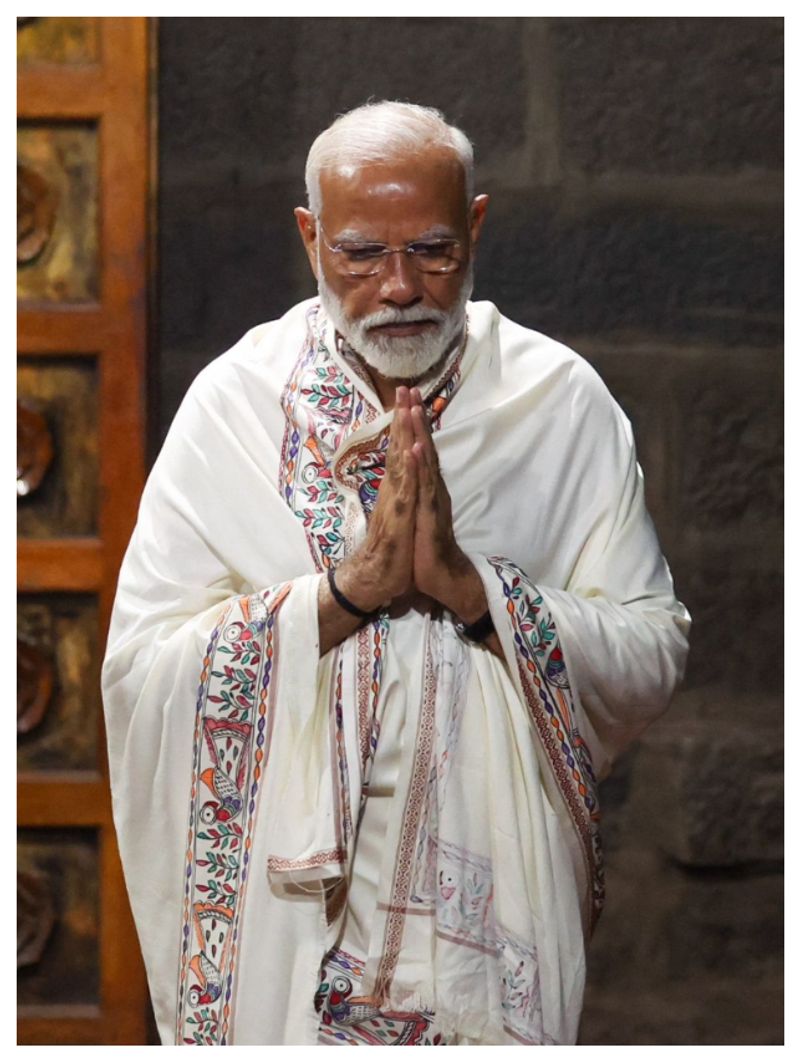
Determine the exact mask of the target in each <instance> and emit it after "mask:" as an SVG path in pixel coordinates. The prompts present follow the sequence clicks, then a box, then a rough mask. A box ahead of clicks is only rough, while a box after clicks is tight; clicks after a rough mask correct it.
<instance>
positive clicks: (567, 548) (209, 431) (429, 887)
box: [103, 302, 688, 1043]
mask: <svg viewBox="0 0 800 1061" xmlns="http://www.w3.org/2000/svg"><path fill="white" fill-rule="evenodd" d="M468 313H469V337H468V341H467V345H466V349H465V351H464V353H463V357H461V358H460V359H458V361H457V362H455V363H452V364H450V365H449V366H448V371H447V373H446V374H445V375H444V376H443V378H441V379H439V380H436V381H433V382H432V384H431V386H430V387H429V388H428V389H427V391H426V392H425V398H426V403H427V404H428V406H429V409H430V410H431V415H432V417H433V426H434V430H435V435H434V437H435V442H436V446H437V451H438V454H439V460H440V465H441V468H442V473H443V475H444V478H445V480H446V482H447V484H448V488H449V490H450V493H451V496H452V500H453V515H454V526H455V533H456V537H457V539H458V541H459V543H460V545H461V547H462V548H463V549H464V550H465V551H466V552H467V553H468V554H469V555H470V556H471V557H472V559H473V561H474V563H475V564H476V567H477V568H478V570H479V572H480V574H481V577H482V578H483V580H484V584H485V586H486V591H487V598H488V599H489V602H490V606H491V609H492V615H493V618H494V622H495V626H496V628H497V630H498V634H499V636H500V639H501V643H502V645H503V648H504V652H505V657H506V660H505V662H501V661H500V660H498V659H497V658H495V657H494V656H493V655H491V654H490V653H489V652H488V651H487V650H486V649H484V648H481V647H477V646H467V645H465V644H464V643H463V642H462V641H460V640H459V638H458V637H457V635H456V634H455V632H454V629H453V625H452V621H451V617H450V616H448V615H447V614H446V613H445V614H442V613H441V612H440V611H437V610H432V611H431V612H428V613H425V614H422V613H418V612H413V611H412V612H409V613H407V614H406V615H404V616H402V617H399V618H393V619H391V620H389V619H388V617H386V616H384V617H382V619H381V620H380V621H378V622H376V623H374V624H371V625H369V626H368V627H366V628H365V629H364V630H362V631H361V632H360V633H357V634H356V635H354V636H353V637H351V638H349V639H348V640H347V641H346V642H345V643H344V644H343V645H342V646H340V647H339V648H338V649H335V650H333V651H332V652H330V653H328V654H327V655H326V656H325V657H324V658H323V659H322V660H320V659H319V648H318V631H317V619H316V593H317V587H318V582H319V578H320V572H321V571H323V570H324V569H325V567H327V566H328V565H330V564H333V565H335V564H336V563H337V562H338V561H339V560H340V559H341V558H342V557H343V556H344V555H346V553H347V552H349V551H350V550H351V549H352V548H353V547H354V546H355V545H356V544H357V543H358V542H359V541H360V540H361V539H362V538H363V535H364V533H365V529H366V524H367V519H368V515H369V512H370V511H371V507H372V505H373V504H374V499H375V493H376V489H377V486H378V485H379V482H380V476H381V474H382V470H383V455H384V452H385V448H384V447H385V440H386V430H387V427H388V423H389V421H390V414H386V413H384V412H383V411H382V409H381V407H380V404H379V402H378V399H377V397H376V396H375V394H374V393H373V392H372V390H371V388H370V387H369V384H368V383H367V382H366V381H365V380H364V379H363V378H362V377H361V376H360V375H359V373H358V372H357V371H356V370H355V369H354V366H353V365H351V364H350V363H349V362H348V361H347V360H345V359H344V358H343V357H342V356H341V355H340V353H339V352H338V351H337V349H336V345H335V339H334V336H333V334H332V330H331V328H330V325H328V324H327V323H326V322H325V321H324V320H323V319H322V317H321V315H320V314H319V313H318V312H317V307H316V305H315V303H314V302H308V303H303V304H301V305H299V306H296V307H294V308H293V309H292V310H290V311H289V313H287V314H286V316H285V317H283V318H282V319H281V320H279V321H275V322H272V323H269V324H265V325H262V326H260V327H258V328H255V329H253V330H252V331H251V332H249V333H248V334H247V335H246V336H245V337H244V338H243V339H242V340H241V341H240V342H239V343H237V345H236V346H235V347H234V348H233V349H232V350H230V351H228V353H227V354H225V355H223V356H222V357H220V358H218V359H217V360H216V361H214V362H213V363H212V364H211V365H209V366H208V368H207V369H205V370H204V371H203V372H202V373H201V374H200V376H199V377H198V378H197V380H196V381H195V382H194V384H193V385H192V387H191V389H190V391H189V393H188V395H187V397H186V399H185V400H184V403H183V405H182V406H181V409H180V410H179V412H178V414H177V416H176V418H175V422H174V423H173V426H172V428H171V430H170V433H169V436H168V438H167V440H166V442H165V445H164V448H163V450H162V453H161V455H160V457H159V459H158V461H157V463H156V465H155V467H154V469H153V472H152V475H151V477H150V479H149V481H148V484H147V487H146V488H145V492H144V495H143V498H142V505H141V509H140V515H139V521H138V524H137V527H136V530H135V532H134V535H133V538H132V541H131V544H130V547H129V550H128V553H127V555H126V559H125V562H124V565H123V568H122V572H121V575H120V583H119V591H118V596H117V601H116V605H115V610H114V616H113V619H112V627H111V632H110V635H109V644H108V654H107V657H106V662H105V666H104V672H103V686H104V701H105V709H106V720H107V730H108V740H109V756H110V766H111V779H112V789H113V798H114V815H115V822H116V825H117V831H118V835H119V841H120V848H121V852H122V857H123V864H124V867H125V872H126V880H127V883H128V889H129V893H130V897H131V903H132V907H133V911H134V916H135V918H136V922H137V927H138V930H139V934H140V939H141V943H142V950H143V953H144V957H145V963H146V966H147V971H148V978H149V983H150V989H151V994H152V997H153V1004H154V1009H155V1014H156V1019H157V1022H158V1026H159V1031H160V1034H161V1036H162V1039H163V1040H164V1041H165V1042H174V1041H178V1042H182V1041H194V1042H209V1043H215V1042H219V1043H312V1042H315V1041H317V1028H318V1024H319V1017H318V1014H317V1012H316V1011H315V1009H314V993H315V990H316V989H317V987H318V986H319V984H318V973H319V967H320V961H321V959H322V957H323V955H324V954H325V952H326V951H327V950H328V948H329V947H331V946H332V945H333V944H334V943H336V942H337V940H340V939H341V935H342V931H344V933H345V937H346V938H348V939H353V940H356V941H357V942H358V944H359V945H361V946H362V947H363V948H364V957H365V958H366V959H367V961H366V965H365V970H364V989H365V992H366V993H369V994H371V996H374V998H375V999H377V1001H378V1004H379V1006H380V1008H381V1009H382V1010H387V1009H388V1010H412V1009H430V1010H433V1011H434V1012H435V1013H436V1016H437V1022H438V1021H440V1022H441V1026H442V1027H443V1028H444V1029H445V1031H446V1032H447V1033H449V1034H459V1035H461V1036H465V1037H467V1038H469V1039H472V1040H474V1041H480V1042H532V1043H535V1042H542V1043H545V1042H556V1043H569V1042H574V1040H575V1036H576V1034H577V1024H578V1018H579V1014H580V1005H581V999H582V992H583V980H584V943H585V938H586V935H587V934H588V932H589V931H590V928H591V925H592V923H593V921H594V919H595V917H596V916H597V913H598V912H599V908H600V904H601V901H602V896H601V891H602V872H601V861H600V855H599V839H598V829H597V819H598V813H597V803H596V778H597V777H602V776H603V775H604V774H605V773H606V772H607V771H608V769H609V767H610V764H611V762H612V761H613V758H614V757H615V756H616V755H617V754H618V753H619V752H620V751H621V750H622V749H623V748H624V747H625V746H626V745H627V744H628V743H629V742H630V741H631V740H632V739H634V738H635V737H636V736H637V735H638V734H639V733H640V732H641V731H642V730H643V729H644V728H645V727H646V725H647V724H648V723H649V722H650V721H652V719H653V718H655V717H656V716H657V715H658V714H659V713H660V712H661V711H663V710H664V709H665V707H666V706H667V704H668V701H669V698H670V695H671V693H672V691H673V688H674V686H675V684H676V682H677V680H678V679H679V677H680V674H681V671H682V667H683V663H684V658H685V651H686V634H687V631H688V616H687V614H686V612H685V610H684V609H683V608H682V606H681V605H680V604H679V603H677V602H676V600H675V598H674V594H673V589H672V583H671V580H670V576H669V572H668V569H667V566H666V564H665V562H664V559H663V557H662V556H661V553H660V550H659V548H658V543H657V540H656V537H655V534H654V532H653V529H652V526H651V524H650V521H649V518H648V516H647V514H646V512H645V509H644V502H643V490H642V481H641V473H640V471H639V469H638V466H637V464H636V458H635V452H634V447H633V442H632V438H631V433H630V427H629V424H628V422H627V420H626V419H625V417H624V415H623V414H622V413H621V411H620V410H619V408H618V406H617V405H616V404H615V403H614V401H613V400H612V399H611V398H610V396H609V395H608V392H607V390H606V389H605V387H604V386H603V384H602V383H601V381H600V380H599V378H598V377H597V375H596V374H595V373H594V371H593V370H592V369H591V368H590V367H589V366H588V365H587V364H586V362H584V361H583V360H582V359H581V358H580V357H578V356H577V355H576V354H574V353H573V352H572V351H570V350H568V349H567V348H565V347H564V346H562V345H560V344H558V343H555V342H553V341H552V340H550V339H547V338H546V337H544V336H542V335H539V334H538V333H536V332H532V331H530V330H527V329H524V328H521V327H519V326H517V325H515V324H513V323H512V322H510V321H508V320H506V319H505V318H503V317H502V316H501V315H500V314H499V313H498V311H497V310H496V308H495V307H494V306H492V305H491V304H489V303H478V304H471V305H470V306H469V308H468ZM387 706H388V714H387V717H386V730H385V732H383V731H381V730H380V724H381V721H382V719H383V715H384V710H385V709H386V708H387ZM384 737H385V741H384V743H383V744H381V741H382V740H383V738H384ZM376 746H378V747H380V749H381V750H380V755H379V757H378V761H377V770H378V773H377V774H373V773H372V768H373V766H374V765H375V764H374V762H373V760H374V756H375V748H376ZM387 778H388V781H389V782H390V787H393V789H394V791H393V794H392V795H391V796H387V797H384V798H383V799H381V798H380V796H378V798H376V800H375V801H374V802H373V804H372V806H371V805H370V801H369V799H368V800H367V803H366V806H365V807H364V810H363V813H364V815H365V817H364V822H365V823H366V828H367V832H365V835H364V839H365V844H364V845H363V846H362V847H359V844H358V843H357V842H356V838H357V833H358V822H359V813H360V810H361V805H362V797H363V794H364V791H365V790H367V791H368V789H367V788H366V786H368V785H370V784H372V783H373V782H374V783H375V784H376V785H379V784H382V783H386V782H387ZM373 818H374V821H373ZM383 829H385V837H384V839H383V842H382V844H378V845H376V844H375V836H376V835H380V832H381V830H383ZM354 859H355V861H354ZM377 859H379V860H380V865H379V866H377V865H376V860H377ZM351 872H352V874H353V880H354V890H353V895H352V899H351V910H350V914H349V917H347V920H346V922H343V918H344V917H345V914H346V907H344V906H343V905H342V903H341V901H339V900H340V899H341V897H342V889H341V887H339V888H337V884H338V882H340V881H347V880H348V879H349V878H350V875H351ZM362 878H363V879H362ZM368 878H369V879H368ZM359 880H361V883H360V884H359ZM326 911H327V913H326ZM343 925H344V928H343ZM347 1005H348V1004H347V1002H346V1000H344V1001H343V1002H342V1003H341V1010H342V1012H343V1013H345V1017H346V1013H347Z"/></svg>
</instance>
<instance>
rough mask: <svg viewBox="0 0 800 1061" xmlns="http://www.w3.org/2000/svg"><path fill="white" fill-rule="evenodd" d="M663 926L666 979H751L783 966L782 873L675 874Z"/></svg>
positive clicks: (713, 872) (720, 872)
mask: <svg viewBox="0 0 800 1061" xmlns="http://www.w3.org/2000/svg"><path fill="white" fill-rule="evenodd" d="M681 876H682V878H683V879H682V881H681V884H680V887H679V889H677V902H676V903H675V906H674V907H673V909H672V910H671V912H670V916H669V918H668V919H667V924H666V926H665V929H666V931H665V933H664V942H663V945H664V947H665V949H666V951H667V956H668V958H667V974H668V977H669V979H670V980H679V979H681V978H682V977H685V976H692V975H700V974H703V973H713V974H719V975H722V976H731V975H732V974H733V975H735V976H737V977H741V978H742V979H751V980H755V979H757V978H759V977H762V976H769V975H777V974H780V971H781V968H782V965H783V886H784V878H783V874H782V873H777V872H760V873H759V872H756V873H749V872H743V873H736V872H731V871H727V872H726V871H717V870H715V871H712V872H700V873H697V872H695V873H684V874H681Z"/></svg>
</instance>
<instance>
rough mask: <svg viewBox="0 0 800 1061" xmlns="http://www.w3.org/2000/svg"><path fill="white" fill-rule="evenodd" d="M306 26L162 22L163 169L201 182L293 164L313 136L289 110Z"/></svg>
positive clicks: (259, 21)
mask: <svg viewBox="0 0 800 1061" xmlns="http://www.w3.org/2000/svg"><path fill="white" fill-rule="evenodd" d="M304 21H306V20H304V19H292V18H248V17H244V18H225V17H222V18H173V17H169V18H160V19H159V25H158V47H159V56H158V78H159V81H158V99H159V133H160V135H159V149H160V152H161V161H162V167H166V168H167V171H169V170H170V169H172V168H173V167H176V166H178V167H181V168H183V167H184V166H185V167H186V168H187V169H190V170H194V171H195V173H196V175H197V177H198V179H200V180H202V179H203V177H204V176H205V177H210V176H211V174H212V171H213V174H214V179H217V175H218V174H220V173H224V172H226V171H227V172H232V171H234V170H235V169H237V168H239V169H241V168H243V167H244V168H248V167H251V166H253V165H258V166H261V167H262V168H263V167H265V166H273V167H275V166H281V165H282V166H288V165H290V161H291V160H293V159H294V156H295V155H296V154H297V153H298V152H301V151H302V144H303V142H304V141H305V140H306V139H307V136H308V131H309V130H308V128H299V129H298V128H297V126H296V125H295V124H294V123H293V122H292V120H291V117H292V116H291V115H290V113H289V111H288V109H287V102H288V101H290V100H291V98H292V90H293V88H294V85H295V76H294V73H293V60H294V57H295V54H296V50H297V48H298V47H299V46H300V42H301V34H302V26H301V25H300V24H301V23H302V22H304ZM305 149H306V150H307V149H308V143H306V145H305ZM209 168H210V169H209Z"/></svg>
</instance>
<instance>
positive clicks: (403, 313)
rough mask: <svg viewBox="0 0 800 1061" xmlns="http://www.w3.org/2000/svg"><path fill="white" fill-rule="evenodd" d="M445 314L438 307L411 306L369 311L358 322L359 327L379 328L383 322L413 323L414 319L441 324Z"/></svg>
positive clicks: (445, 316) (445, 318) (445, 317)
mask: <svg viewBox="0 0 800 1061" xmlns="http://www.w3.org/2000/svg"><path fill="white" fill-rule="evenodd" d="M445 320H447V314H446V313H444V312H443V311H442V310H440V309H426V308H425V307H424V306H411V307H409V309H391V308H390V307H388V306H387V307H386V308H385V309H381V310H378V312H377V313H370V314H369V316H367V317H362V318H361V320H360V321H359V322H358V323H359V325H360V326H361V328H364V329H366V328H379V327H381V325H383V324H414V323H415V322H416V321H435V322H436V323H437V324H442V322H443V321H445Z"/></svg>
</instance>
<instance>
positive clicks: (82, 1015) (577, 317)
mask: <svg viewBox="0 0 800 1061" xmlns="http://www.w3.org/2000/svg"><path fill="white" fill-rule="evenodd" d="M17 22H18V28H17V39H18V53H19V71H20V72H19V85H20V89H19V113H20V126H19V134H18V219H19V220H18V248H17V257H18V299H19V308H20V315H19V322H20V323H19V357H18V366H19V369H18V398H19V428H18V435H19V439H20V445H19V457H18V482H17V486H18V499H19V509H18V512H19V521H18V533H19V583H20V603H19V613H18V673H19V694H18V712H17V726H18V736H19V741H18V766H19V770H20V780H19V789H18V792H19V800H18V806H19V821H20V840H19V858H18V967H19V993H18V1002H19V1009H20V1022H19V1037H20V1041H21V1042H29V1043H36V1042H50V1043H67V1042H86V1043H91V1042H98V1043H100V1042H103V1043H109V1042H153V1041H155V1040H154V1032H153V1029H152V1024H151V1021H150V1017H149V1012H148V1004H147V1001H146V993H145V990H144V982H143V974H142V971H141V959H140V958H139V955H138V948H137V945H136V939H135V933H134V932H133V929H132V926H131V924H130V917H129V914H128V912H127V908H126V900H125V895H124V886H123V883H122V880H121V875H120V872H119V867H118V864H117V860H116V852H115V847H114V841H113V829H112V827H111V819H110V804H109V798H108V795H107V792H106V782H105V780H104V778H105V758H104V746H103V738H102V732H101V728H100V727H101V722H100V703H99V693H98V673H99V662H100V660H101V658H102V646H103V643H104V638H105V628H106V624H107V621H108V615H109V610H110V605H111V601H112V599H113V589H114V582H115V577H116V570H117V568H118V565H119V562H120V560H121V557H122V553H123V551H124V548H125V544H126V541H127V537H128V535H129V534H130V530H131V528H132V525H133V520H134V518H135V511H136V504H137V501H138V495H139V493H140V491H141V486H142V482H143V476H144V474H145V472H146V468H147V467H148V466H149V464H150V463H152V460H153V459H154V457H155V455H156V454H157V452H158V449H159V447H160V445H161V442H162V441H163V438H164V435H165V433H166V431H167V429H168V426H169V423H170V421H171V418H172V416H173V415H174V413H175V410H176V408H177V406H178V404H179V402H180V400H181V398H182V396H183V394H184V393H185V391H186V388H187V387H188V385H189V383H190V382H191V380H192V379H193V377H194V376H195V375H196V373H197V372H198V371H199V370H200V369H201V368H202V367H203V366H204V365H205V364H207V363H208V361H209V360H211V359H212V358H213V357H215V356H217V355H218V354H219V353H221V352H222V351H223V350H225V349H226V348H227V347H229V346H230V345H232V344H233V343H234V342H235V341H236V340H237V339H238V338H239V337H240V336H241V335H242V333H243V332H244V331H245V330H247V329H248V328H250V327H251V326H253V325H255V324H257V323H259V322H260V321H264V320H268V319H271V318H274V317H277V316H280V315H281V314H283V313H284V312H285V310H286V309H287V308H288V307H289V306H291V305H293V304H294V303H295V302H297V301H299V300H300V299H303V298H306V297H308V296H310V295H312V294H314V285H313V280H312V277H311V275H310V273H309V271H308V265H307V261H306V259H305V255H304V253H303V251H302V247H301V245H300V241H299V239H298V237H297V235H296V231H295V227H294V219H293V217H292V214H291V211H292V208H293V207H294V206H296V205H298V204H301V203H303V202H304V188H303V168H304V162H305V154H306V152H307V150H308V147H309V146H310V143H311V141H312V140H313V138H314V137H315V136H316V135H317V133H319V132H320V131H321V130H322V129H323V128H325V127H326V126H327V125H328V124H329V123H330V121H331V120H332V119H333V117H334V116H335V115H336V114H337V113H340V112H341V111H343V110H346V109H348V108H350V107H352V106H355V105H357V104H359V103H362V102H364V101H365V100H367V99H368V98H375V99H381V98H399V99H408V100H411V101H413V102H419V103H424V104H429V105H433V106H436V107H439V108H441V109H442V110H443V111H444V113H445V115H446V116H447V118H448V119H449V120H450V121H452V122H454V123H455V124H457V125H459V126H461V127H462V128H463V129H464V130H465V132H466V133H467V135H468V136H469V137H470V138H471V139H472V140H473V142H474V144H475V149H476V159H477V167H476V169H477V190H478V191H485V192H488V193H489V194H490V196H491V204H490V209H489V216H488V218H487V223H486V226H485V228H484V235H483V238H482V242H481V252H480V256H479V261H478V273H477V280H476V290H475V295H474V297H475V298H476V299H490V300H492V301H493V302H495V303H497V305H498V306H499V308H500V309H501V311H502V312H503V313H505V314H506V315H507V316H510V317H511V318H513V319H515V320H517V321H519V322H520V323H523V324H525V325H528V326H530V327H533V328H536V329H538V330H541V331H543V332H545V333H547V334H549V335H551V336H553V337H555V338H557V339H560V340H562V341H564V342H566V343H567V344H569V345H570V346H572V347H573V348H574V349H576V350H577V351H578V352H579V353H581V354H582V355H583V356H585V357H586V358H587V359H588V360H589V361H591V362H592V364H594V365H595V367H596V368H597V369H598V371H599V372H600V374H601V375H602V376H603V378H604V379H605V381H606V382H607V384H608V385H609V387H610V389H611V390H612V392H613V393H614V394H615V396H616V397H617V399H618V400H619V401H620V403H621V404H622V406H623V407H624V409H625V410H626V412H627V413H628V415H629V416H630V417H631V420H632V422H633V426H634V431H635V435H636V438H637V443H638V448H639V457H640V462H641V464H642V466H643V469H644V473H645V480H646V484H647V497H648V503H649V507H650V510H651V513H652V515H653V518H654V520H655V523H656V526H657V528H658V531H659V535H660V538H661V542H662V545H663V548H664V551H665V553H666V555H667V557H668V559H669V561H670V564H671V566H672V570H673V574H674V577H675V582H676V588H677V592H678V595H679V596H680V597H681V599H682V600H683V601H684V602H685V603H686V604H687V606H688V607H689V609H690V611H691V612H692V615H693V617H694V630H693V638H692V652H691V656H690V661H689V667H688V672H687V677H686V681H685V683H684V687H683V689H682V691H681V692H680V693H679V695H678V696H677V698H676V700H675V703H674V705H673V707H672V708H671V710H670V712H669V713H668V714H667V715H666V716H665V717H664V718H663V719H662V720H661V721H660V722H658V723H657V724H656V725H655V726H654V727H653V728H652V729H651V730H650V731H649V732H648V734H647V735H646V736H645V737H644V738H643V740H642V741H641V742H639V744H637V746H636V747H635V748H633V749H632V750H631V751H630V752H629V753H627V754H626V755H625V756H624V758H623V759H622V760H621V761H620V762H619V764H618V766H617V769H616V770H615V772H614V774H613V775H612V776H611V778H609V779H608V780H607V781H606V782H605V783H604V784H603V786H602V789H601V802H602V807H603V812H604V822H605V827H604V835H605V840H606V852H607V890H608V904H607V908H606V911H605V913H604V915H603V917H602V918H601V921H600V924H599V927H598V929H597V932H596V935H595V938H594V940H593V942H592V945H591V949H590V971H589V986H588V990H587V996H586V1008H585V1014H584V1020H583V1024H582V1030H581V1042H582V1043H584V1044H587V1045H589V1044H701V1045H705V1044H777V1043H780V1042H782V1041H783V1003H782V998H783V987H782V973H783V953H782V941H783V914H782V897H783V861H782V859H783V816H782V784H783V739H782V706H781V690H782V658H783V656H782V643H781V636H782V630H781V616H782V613H783V583H782V567H781V562H782V557H781V542H782V530H781V527H782V522H781V496H782V449H781V437H782V431H781V428H782V390H781V388H782V353H781V340H782V290H783V281H782V264H781V263H782V228H783V221H782V184H783V182H782V140H783V110H782V83H783V80H782V66H783V20H782V19H780V18H277V19H272V18H187V19H184V18H162V19H158V20H156V19H144V18H120V19H116V18H55V17H53V18H25V19H18V20H17Z"/></svg>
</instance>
